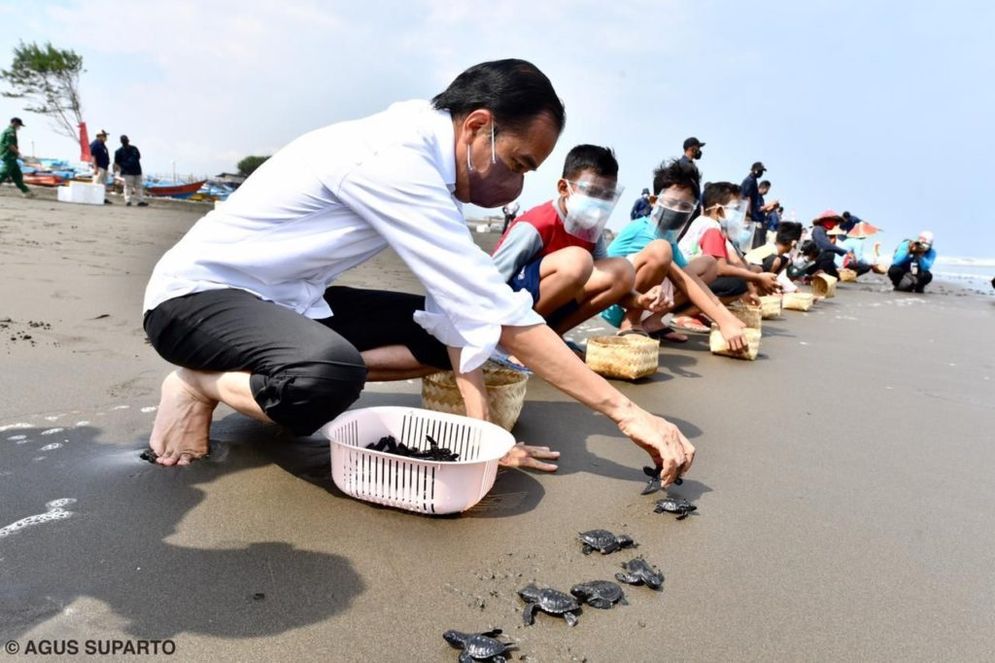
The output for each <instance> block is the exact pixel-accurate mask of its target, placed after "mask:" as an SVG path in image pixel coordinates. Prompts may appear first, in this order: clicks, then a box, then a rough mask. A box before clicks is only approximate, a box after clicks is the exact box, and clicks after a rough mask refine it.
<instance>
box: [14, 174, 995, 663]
mask: <svg viewBox="0 0 995 663" xmlns="http://www.w3.org/2000/svg"><path fill="white" fill-rule="evenodd" d="M8 189H9V187H5V188H4V191H3V194H0V255H2V266H0V270H2V275H3V278H2V279H0V332H2V334H0V357H2V364H0V366H2V370H0V390H2V391H0V393H2V394H3V397H2V399H0V640H2V641H4V642H6V641H7V640H9V639H14V640H17V641H18V642H19V643H20V644H21V645H22V647H23V646H24V645H26V643H27V642H28V641H34V642H37V641H39V640H41V639H43V638H47V639H58V640H66V639H76V640H77V641H79V642H80V647H82V643H83V641H85V640H87V639H89V640H98V639H102V640H107V639H130V640H136V639H146V640H153V639H165V638H169V639H172V640H173V641H174V642H175V647H176V650H175V654H174V655H173V656H172V657H170V658H172V659H173V660H176V659H177V658H178V657H179V658H181V659H182V660H193V661H201V660H203V661H218V660H222V661H244V660H288V661H289V660H310V659H315V658H321V659H323V660H330V661H367V660H383V661H400V660H415V661H452V660H455V658H456V652H455V650H452V649H450V648H449V647H448V646H447V645H446V644H445V643H444V642H443V640H442V638H441V634H442V632H443V631H444V630H446V629H449V628H458V629H461V630H467V631H468V630H477V629H479V630H486V629H488V628H491V627H500V628H503V629H504V630H505V631H506V632H507V633H508V634H509V635H510V636H511V638H512V639H513V640H515V641H516V642H517V643H518V647H519V649H518V650H517V651H516V652H515V660H528V661H570V660H587V661H623V660H624V661H650V660H685V661H718V660H722V661H769V660H792V661H798V660H855V661H856V660H860V661H866V660H903V661H935V660H957V661H969V660H972V661H973V660H990V659H991V658H992V656H993V655H995V612H993V610H992V605H993V604H995V573H993V568H995V552H993V551H995V528H993V527H992V522H995V483H993V482H992V481H991V468H992V467H993V466H995V451H993V447H992V444H991V439H992V434H991V431H990V428H991V426H992V424H993V422H995V353H993V352H992V351H991V346H990V339H991V335H992V330H993V329H995V326H993V323H995V299H993V298H992V297H990V296H979V295H977V294H974V293H971V292H966V291H959V290H956V289H952V288H947V289H946V290H947V293H946V294H942V293H941V292H940V290H941V288H939V287H937V288H933V289H931V290H932V292H930V293H929V294H927V295H926V296H912V295H902V294H896V293H892V292H890V291H889V290H888V289H887V288H886V287H885V284H884V283H883V282H882V281H880V280H874V279H868V280H867V282H864V279H862V280H861V283H858V284H840V286H839V296H838V297H836V298H835V299H833V300H829V301H826V302H823V303H820V304H819V305H817V307H816V308H815V309H813V311H812V312H810V313H807V314H805V313H796V312H791V311H788V312H786V313H785V317H784V318H783V319H781V320H778V321H769V322H765V326H764V338H763V341H762V345H761V357H760V358H759V359H758V360H757V361H756V362H741V361H736V360H732V359H728V358H722V357H716V356H713V355H711V354H710V353H709V352H708V350H707V345H706V343H704V342H703V340H692V342H690V343H688V344H685V345H665V346H664V348H663V349H662V351H661V356H660V370H659V372H658V373H657V374H656V375H655V376H654V377H653V378H651V379H649V380H646V381H644V382H641V383H638V384H627V383H621V382H619V383H616V384H618V385H619V388H620V389H622V390H623V391H624V392H625V393H626V394H627V395H629V396H630V397H632V398H633V399H634V400H636V401H637V402H639V403H640V404H642V405H643V406H645V407H647V408H649V409H651V410H653V411H655V412H658V413H660V414H662V415H664V416H667V417H668V418H671V419H672V420H674V421H675V422H677V423H678V424H679V425H681V427H682V428H683V430H684V431H685V432H686V434H688V436H689V437H690V438H692V440H693V442H694V443H695V445H696V446H697V448H698V451H699V457H698V461H697V462H696V465H695V467H694V469H693V472H692V473H691V475H690V476H689V478H688V480H687V481H686V482H685V484H684V485H683V486H681V487H678V488H675V489H674V490H673V491H672V492H673V493H674V494H680V495H683V496H685V497H688V498H690V499H692V500H693V501H694V502H695V503H696V504H697V505H698V507H699V509H698V511H697V512H696V513H695V514H694V515H693V516H692V517H690V518H688V519H687V520H684V521H680V522H678V521H676V520H675V519H674V518H673V516H669V515H657V514H654V513H652V506H653V501H654V498H653V496H641V495H639V491H640V489H641V488H642V486H643V483H644V482H643V478H644V477H643V475H642V473H641V471H640V468H641V467H642V466H643V465H644V464H645V462H646V456H645V454H643V452H641V451H640V450H638V449H637V448H636V447H635V446H634V445H632V444H630V443H629V442H628V441H626V440H625V439H624V438H623V437H621V436H620V435H619V434H618V432H617V431H616V429H615V428H614V426H613V425H612V424H611V422H609V421H608V420H607V419H606V418H604V417H602V416H596V415H593V414H591V413H589V412H588V411H586V410H585V409H583V408H582V407H581V406H579V405H576V404H574V403H572V402H571V401H569V400H567V399H566V398H565V397H564V396H562V395H560V394H559V393H558V392H556V391H555V390H553V389H551V388H550V387H549V386H548V385H546V384H544V383H542V382H541V381H539V380H538V379H533V380H532V382H531V383H530V385H529V392H528V403H527V404H526V407H525V410H524V412H523V414H522V417H521V419H520V422H519V424H518V426H517V427H516V429H515V433H516V435H517V437H518V438H519V439H522V440H525V441H528V442H532V443H541V444H549V445H550V446H553V447H555V448H557V449H560V450H561V451H562V452H563V459H562V463H561V469H560V471H559V472H558V473H557V474H555V475H536V474H528V473H523V472H519V471H504V472H502V473H501V474H500V475H499V477H498V479H497V482H496V484H495V487H494V490H493V492H492V493H491V494H490V495H489V496H488V497H487V498H485V500H484V502H482V503H481V505H479V506H478V507H476V508H474V509H473V510H471V511H469V512H468V513H466V514H464V515H463V516H461V517H453V518H426V517H420V516H415V515H409V514H407V513H404V512H400V511H394V510H390V509H382V508H377V507H374V506H372V505H369V504H366V503H363V502H358V501H354V500H351V499H349V498H347V497H344V496H343V495H342V494H341V493H340V492H339V491H337V490H336V489H335V488H334V487H333V486H332V485H331V483H330V478H329V473H328V449H327V444H325V443H322V442H321V440H319V439H316V438H311V439H294V438H292V437H290V436H288V435H287V434H285V433H283V432H282V431H281V430H280V429H278V428H276V427H270V426H264V425H260V424H257V423H255V422H252V421H250V420H248V419H246V418H244V417H241V416H239V415H236V414H233V413H232V412H231V411H230V410H225V409H224V408H221V409H219V410H218V413H217V415H216V419H215V425H214V428H213V433H212V439H213V442H212V444H213V446H214V451H213V453H212V456H211V458H210V459H209V460H207V461H203V462H200V463H197V464H195V465H193V466H191V467H190V468H186V469H183V470H166V469H163V468H158V467H153V466H151V465H149V464H147V463H144V462H142V461H140V460H139V458H138V452H139V450H140V449H141V448H142V447H143V446H144V444H145V442H146V440H147V437H148V434H149V430H150V429H151V425H152V420H153V417H154V414H155V413H154V406H155V405H156V402H157V400H158V384H159V382H160V381H161V379H162V377H163V376H164V375H165V374H166V372H167V371H168V366H167V365H166V364H165V363H164V362H163V361H162V360H161V359H159V358H158V356H157V355H156V354H155V353H154V351H152V349H151V348H150V347H149V346H148V345H147V344H146V343H145V341H144V334H143V332H142V330H141V324H140V317H141V310H140V309H141V295H142V291H143V289H144V286H145V281H146V278H147V275H148V272H149V270H150V269H151V266H152V265H153V264H154V262H155V260H156V259H157V258H158V256H159V255H160V254H161V253H162V251H164V250H165V249H166V248H168V247H169V246H170V245H171V244H172V243H173V242H174V241H175V240H176V239H178V238H179V237H180V236H181V235H182V234H183V232H184V231H185V230H186V229H187V228H188V227H189V226H190V225H191V224H192V223H193V222H194V221H195V220H196V219H197V218H198V216H199V215H200V214H202V213H203V208H201V207H199V206H195V205H183V204H166V203H153V206H152V207H150V208H147V209H137V208H125V207H123V206H122V205H120V204H119V205H115V206H108V207H104V208H93V207H86V206H70V205H62V204H58V203H55V202H54V201H52V200H48V199H44V198H43V199H40V200H27V201H25V200H22V199H20V198H18V197H14V196H12V195H10V191H9V190H8ZM474 236H475V237H477V238H478V239H480V240H481V241H482V243H487V242H492V241H493V239H494V237H493V236H490V235H476V234H475V235H474ZM865 278H866V277H865ZM345 282H346V283H350V284H356V285H373V284H376V285H380V286H383V285H384V284H390V285H391V286H394V287H397V288H398V289H405V290H411V291H417V290H418V285H417V283H416V282H414V281H413V280H412V278H411V276H410V274H409V273H408V272H407V270H406V269H405V268H404V266H403V265H402V264H401V263H400V261H399V260H398V259H397V258H396V257H394V256H393V255H392V254H387V253H385V254H383V255H381V256H380V257H378V258H377V259H376V260H375V261H373V262H372V263H371V264H368V265H366V266H364V267H363V268H361V269H359V270H357V271H356V272H355V273H352V274H350V275H349V278H348V279H346V281H345ZM599 328H600V326H599V325H597V324H591V325H588V326H585V327H584V328H582V329H581V330H578V331H576V332H575V334H574V337H576V338H583V337H584V336H585V335H587V334H591V333H598V329H599ZM28 336H30V338H27V337H28ZM419 403H420V397H419V385H418V384H417V383H416V382H411V383H407V382H402V383H395V384H370V385H369V386H368V387H367V389H366V392H365V393H364V396H363V398H362V399H361V401H360V402H359V403H358V404H357V406H359V407H362V406H369V405H380V404H402V405H412V406H417V405H418V404H419ZM31 516H40V517H38V518H33V519H32V518H30V517H31ZM25 519H28V520H25ZM594 527H604V528H607V529H611V530H614V531H617V532H624V533H627V534H630V535H631V536H632V537H633V538H635V539H636V541H637V542H638V543H639V544H640V546H639V548H638V550H637V551H636V552H637V553H638V554H643V555H645V556H646V558H647V559H649V560H650V561H651V562H653V563H654V564H656V565H657V566H658V567H659V568H660V569H661V570H662V571H663V572H664V574H665V576H666V582H665V584H664V588H663V591H662V592H659V593H654V592H652V591H650V590H648V589H645V588H641V587H631V588H628V589H627V590H626V593H627V595H628V598H629V602H630V605H628V606H620V607H617V608H616V609H613V610H610V611H600V610H595V609H592V608H587V609H585V610H584V611H583V614H581V616H580V623H579V624H578V625H577V626H576V627H575V628H569V627H568V626H567V625H566V624H565V623H564V622H563V620H562V619H557V618H553V617H550V616H547V615H539V617H538V619H537V624H536V625H535V626H533V627H528V628H527V627H524V626H522V621H521V607H522V604H521V602H520V600H519V599H518V597H517V596H516V594H515V591H516V589H517V588H519V587H521V586H523V585H524V584H526V583H527V582H528V581H532V580H534V581H537V582H539V583H542V584H550V585H553V586H556V587H558V588H560V589H563V590H565V589H568V588H569V586H570V585H571V584H573V583H576V582H579V581H582V580H590V579H595V578H610V577H611V576H612V574H614V572H615V570H616V567H618V565H619V564H620V563H621V562H622V561H624V560H626V559H629V558H630V557H631V556H632V555H631V554H630V553H629V552H628V551H623V552H619V553H615V554H613V555H610V556H601V555H597V554H595V555H591V556H584V555H582V554H581V553H580V546H579V544H578V543H577V542H576V540H575V537H576V533H577V532H578V531H580V530H585V529H590V528H594ZM523 656H524V657H525V658H524V659H521V657H523Z"/></svg>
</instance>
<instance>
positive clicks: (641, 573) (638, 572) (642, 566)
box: [615, 557, 663, 589]
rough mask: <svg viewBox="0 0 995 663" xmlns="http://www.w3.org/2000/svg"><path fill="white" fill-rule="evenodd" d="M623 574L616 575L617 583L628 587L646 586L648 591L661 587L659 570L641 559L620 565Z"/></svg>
mask: <svg viewBox="0 0 995 663" xmlns="http://www.w3.org/2000/svg"><path fill="white" fill-rule="evenodd" d="M622 568H623V569H625V573H621V572H620V573H616V574H615V578H616V579H617V580H618V581H619V582H624V583H627V584H629V585H646V586H647V587H649V588H650V589H660V587H662V586H663V574H662V573H660V571H659V569H657V568H656V567H655V566H653V565H652V564H650V563H649V562H647V561H646V560H645V559H643V558H642V557H637V558H635V559H632V560H629V561H628V562H625V563H624V564H622Z"/></svg>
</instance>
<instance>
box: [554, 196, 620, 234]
mask: <svg viewBox="0 0 995 663" xmlns="http://www.w3.org/2000/svg"><path fill="white" fill-rule="evenodd" d="M566 207H567V218H566V219H564V222H563V228H564V229H565V230H566V231H567V232H568V233H570V234H571V235H573V236H574V237H577V238H579V239H582V240H585V241H587V242H596V241H598V238H599V237H601V232H602V231H603V230H604V229H605V225H606V224H607V223H608V218H609V217H610V216H611V214H612V210H613V209H615V204H614V203H613V202H612V201H610V200H602V199H600V198H593V197H591V196H587V195H585V194H583V193H576V192H573V193H571V194H570V195H569V196H567V199H566Z"/></svg>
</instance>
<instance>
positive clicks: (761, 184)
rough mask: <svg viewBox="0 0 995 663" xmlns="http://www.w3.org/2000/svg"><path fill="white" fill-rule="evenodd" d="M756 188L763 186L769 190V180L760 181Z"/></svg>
mask: <svg viewBox="0 0 995 663" xmlns="http://www.w3.org/2000/svg"><path fill="white" fill-rule="evenodd" d="M757 186H758V187H761V186H765V187H767V188H768V189H769V188H770V180H761V181H760V184H758V185H757Z"/></svg>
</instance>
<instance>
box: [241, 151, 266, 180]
mask: <svg viewBox="0 0 995 663" xmlns="http://www.w3.org/2000/svg"><path fill="white" fill-rule="evenodd" d="M266 159H269V157H268V156H266V157H255V156H253V157H245V158H244V159H242V160H241V161H239V162H238V166H236V167H237V168H238V172H239V173H241V174H242V175H245V176H246V177H248V176H249V175H251V174H252V172H253V171H254V170H255V169H256V168H259V166H261V165H263V163H265V161H266Z"/></svg>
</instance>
